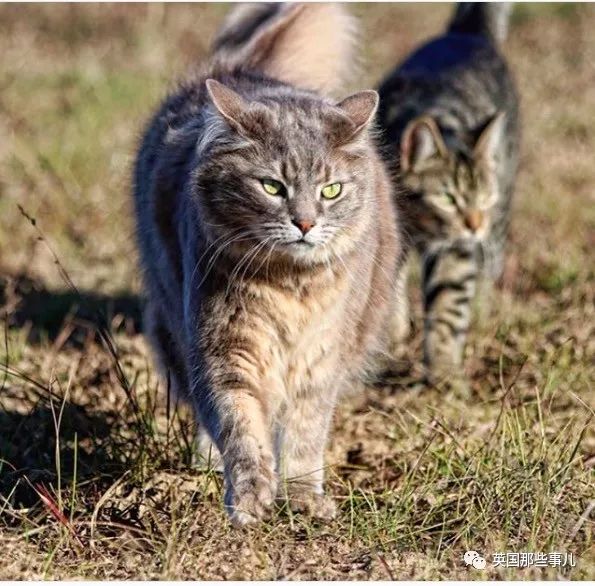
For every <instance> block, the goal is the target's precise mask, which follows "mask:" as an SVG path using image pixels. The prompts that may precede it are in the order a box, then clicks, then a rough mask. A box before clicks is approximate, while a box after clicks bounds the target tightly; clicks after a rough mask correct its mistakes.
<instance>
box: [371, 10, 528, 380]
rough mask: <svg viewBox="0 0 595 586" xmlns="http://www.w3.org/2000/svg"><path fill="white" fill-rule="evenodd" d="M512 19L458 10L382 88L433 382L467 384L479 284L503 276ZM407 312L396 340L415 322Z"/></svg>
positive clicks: (511, 127) (513, 112) (512, 97)
mask: <svg viewBox="0 0 595 586" xmlns="http://www.w3.org/2000/svg"><path fill="white" fill-rule="evenodd" d="M508 13H509V7H508V6H507V5H501V4H495V3H475V2H467V3H465V2H464V3H462V4H459V6H458V7H457V11H456V13H455V16H454V19H453V21H452V22H451V24H450V26H449V28H448V30H447V32H446V33H445V34H443V35H442V36H440V37H438V38H437V39H434V40H432V41H430V42H428V43H427V44H425V45H423V46H422V47H420V48H419V49H417V50H416V51H415V52H414V53H413V54H412V55H410V56H409V57H408V58H407V59H406V60H405V62H404V63H402V64H401V65H400V66H399V67H397V68H396V70H395V71H394V72H392V73H391V74H390V75H389V76H388V77H387V79H386V80H385V81H384V82H383V83H382V85H381V87H380V90H379V91H380V97H381V105H380V110H379V121H380V123H381V125H382V127H383V129H384V131H385V136H386V138H387V142H388V143H389V144H390V148H388V149H387V150H386V154H387V161H388V162H389V164H391V165H393V164H394V163H398V169H397V173H396V174H395V177H397V178H398V179H397V185H398V189H399V191H400V192H401V197H400V205H401V206H402V210H403V214H404V216H406V219H405V220H404V221H403V225H404V226H405V227H406V229H407V232H408V234H409V235H410V237H411V241H412V242H411V243H412V244H413V246H414V247H415V248H416V249H417V251H418V253H419V254H420V256H421V259H422V264H423V271H422V279H423V296H424V308H425V339H424V357H425V363H426V365H427V373H428V376H429V378H430V379H431V380H434V381H444V382H447V383H450V382H460V381H461V379H462V378H463V377H462V373H461V364H462V358H463V350H464V346H465V339H466V335H467V331H468V328H469V323H470V320H471V303H472V301H473V298H474V297H475V294H476V290H477V285H478V280H479V278H480V276H481V275H482V274H483V275H485V276H488V277H489V278H492V279H493V278H495V277H497V276H498V275H499V274H500V272H501V271H502V259H503V254H504V245H505V243H506V234H507V229H508V219H509V211H510V204H511V199H512V194H513V186H514V179H515V174H516V168H517V163H518V143H519V124H518V113H517V110H518V103H517V97H516V91H515V88H514V84H513V81H512V79H511V76H510V74H509V72H508V68H507V66H506V63H505V60H504V58H503V57H502V55H501V54H500V52H499V50H498V48H497V43H498V41H501V40H503V39H504V37H505V36H506V29H507V22H508ZM403 276H404V275H403ZM400 288H401V290H404V288H405V286H404V282H401V284H400ZM400 308H401V311H400V313H398V314H396V315H395V317H394V321H395V323H394V325H393V332H394V335H395V337H397V338H399V337H400V338H402V337H403V336H404V335H405V334H406V333H407V325H408V315H407V311H406V309H405V306H404V305H401V306H400Z"/></svg>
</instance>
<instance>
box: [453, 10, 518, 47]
mask: <svg viewBox="0 0 595 586" xmlns="http://www.w3.org/2000/svg"><path fill="white" fill-rule="evenodd" d="M511 11H512V5H511V3H510V2H459V4H458V5H457V9H456V11H455V14H454V16H453V18H452V20H451V22H450V25H449V27H448V31H449V32H452V33H464V34H475V35H485V36H487V37H489V38H491V39H492V40H493V41H495V42H497V43H501V42H503V41H505V40H506V37H507V35H508V21H509V18H510V13H511Z"/></svg>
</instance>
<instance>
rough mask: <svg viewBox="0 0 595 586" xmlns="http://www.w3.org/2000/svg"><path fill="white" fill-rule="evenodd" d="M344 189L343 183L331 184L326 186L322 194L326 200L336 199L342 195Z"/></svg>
mask: <svg viewBox="0 0 595 586" xmlns="http://www.w3.org/2000/svg"><path fill="white" fill-rule="evenodd" d="M342 189H343V185H341V183H331V184H330V185H325V186H324V187H323V188H322V190H321V192H320V193H321V194H322V197H324V199H335V198H336V197H339V195H341V190H342Z"/></svg>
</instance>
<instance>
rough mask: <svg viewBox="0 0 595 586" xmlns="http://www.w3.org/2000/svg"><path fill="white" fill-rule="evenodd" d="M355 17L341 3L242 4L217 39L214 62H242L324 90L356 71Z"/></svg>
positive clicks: (233, 64)
mask: <svg viewBox="0 0 595 586" xmlns="http://www.w3.org/2000/svg"><path fill="white" fill-rule="evenodd" d="M356 33H357V28H356V22H355V19H354V18H353V17H352V16H351V15H350V14H349V13H348V12H347V11H346V10H345V8H344V7H343V6H342V5H340V4H314V3H312V4H309V3H308V4H306V3H304V4H299V3H295V4H294V3H281V4H279V3H274V4H272V3H271V4H244V5H240V6H238V7H237V8H235V9H234V10H233V11H232V12H231V13H230V15H229V16H228V17H227V19H226V20H225V22H224V24H223V27H222V28H221V30H220V31H219V34H218V35H217V38H216V39H215V42H214V44H213V59H214V61H215V64H216V65H217V66H219V67H222V68H224V69H228V70H231V69H235V68H237V67H244V68H249V69H255V70H257V71H261V72H262V73H265V74H266V75H268V76H270V77H273V78H275V79H279V80H281V81H284V82H286V83H290V84H292V85H296V86H298V87H302V88H307V89H313V90H317V91H321V92H323V93H335V92H336V91H338V90H340V89H341V86H342V85H343V84H344V83H345V81H346V79H347V78H348V76H349V75H350V74H352V73H353V65H354V59H355V48H356V40H357V34H356Z"/></svg>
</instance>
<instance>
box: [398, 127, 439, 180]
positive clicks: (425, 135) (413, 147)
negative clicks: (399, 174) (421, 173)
mask: <svg viewBox="0 0 595 586" xmlns="http://www.w3.org/2000/svg"><path fill="white" fill-rule="evenodd" d="M447 155H448V149H447V148H446V145H445V144H444V139H443V138H442V134H441V133H440V129H439V128H438V125H437V124H436V121H435V120H434V119H433V118H432V117H430V116H420V117H419V118H415V120H412V121H411V122H409V124H408V125H407V127H406V128H405V132H404V133H403V136H402V137H401V170H402V171H403V172H407V171H417V170H419V168H420V167H421V166H422V165H423V163H425V162H426V161H428V160H429V159H432V158H433V157H446V156H447Z"/></svg>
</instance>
